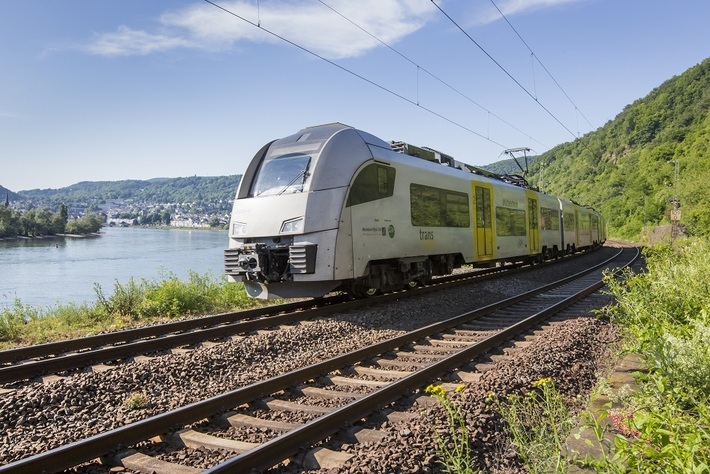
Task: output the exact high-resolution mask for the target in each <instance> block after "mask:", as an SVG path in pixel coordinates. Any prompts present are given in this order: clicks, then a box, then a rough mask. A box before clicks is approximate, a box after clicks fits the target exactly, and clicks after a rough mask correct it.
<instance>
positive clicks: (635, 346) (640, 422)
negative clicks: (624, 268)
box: [607, 239, 710, 473]
mask: <svg viewBox="0 0 710 474" xmlns="http://www.w3.org/2000/svg"><path fill="white" fill-rule="evenodd" d="M645 257H646V262H647V272H645V273H641V274H638V275H630V274H629V275H627V276H626V279H625V280H617V279H608V282H607V283H608V285H609V287H610V288H611V290H612V292H613V294H614V296H615V297H616V299H617V305H616V306H615V307H614V308H613V309H612V310H611V312H610V316H611V319H612V322H614V323H616V324H618V325H620V326H622V327H623V328H624V330H625V331H626V334H627V338H626V340H627V347H628V350H629V351H634V352H637V353H639V354H640V355H641V356H642V357H643V359H644V360H645V362H646V363H647V365H648V368H649V373H648V376H646V377H645V379H644V380H643V381H642V382H643V383H642V384H641V389H640V390H639V391H638V392H637V393H636V394H635V395H634V397H633V399H632V400H630V401H629V402H628V404H627V406H626V407H625V410H624V412H625V415H624V417H623V426H617V432H618V434H617V438H616V442H615V448H616V458H615V460H616V461H617V462H618V463H620V464H622V465H623V466H625V468H626V469H629V470H631V471H632V472H676V473H686V472H689V473H696V472H698V473H699V472H706V473H707V472H710V408H708V406H709V404H710V344H709V341H710V241H709V240H707V239H703V240H694V241H691V242H684V243H682V244H681V245H680V246H678V247H675V248H671V247H668V246H659V247H654V248H650V249H647V250H646V251H645ZM617 424H621V423H617Z"/></svg>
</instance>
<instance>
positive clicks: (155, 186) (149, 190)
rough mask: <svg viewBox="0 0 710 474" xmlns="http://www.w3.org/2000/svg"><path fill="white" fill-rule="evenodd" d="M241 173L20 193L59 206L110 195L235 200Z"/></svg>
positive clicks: (156, 199) (135, 198)
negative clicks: (63, 203)
mask: <svg viewBox="0 0 710 474" xmlns="http://www.w3.org/2000/svg"><path fill="white" fill-rule="evenodd" d="M240 178H241V177H240V176H239V175H230V176H190V177H187V178H159V179H151V180H148V181H140V180H123V181H83V182H80V183H77V184H74V185H72V186H68V187H66V188H61V189H33V190H28V191H21V192H20V195H21V196H22V197H23V198H25V199H31V200H32V201H33V202H42V203H43V205H46V206H49V207H55V206H57V205H59V204H60V203H62V202H96V201H99V202H101V201H106V200H107V199H122V200H129V199H130V200H133V201H135V202H150V203H193V204H194V205H195V206H198V207H200V206H203V205H204V204H206V203H219V202H222V203H223V204H224V206H225V207H224V209H226V210H229V209H231V203H232V200H233V199H234V195H235V193H236V190H237V186H238V184H239V180H240Z"/></svg>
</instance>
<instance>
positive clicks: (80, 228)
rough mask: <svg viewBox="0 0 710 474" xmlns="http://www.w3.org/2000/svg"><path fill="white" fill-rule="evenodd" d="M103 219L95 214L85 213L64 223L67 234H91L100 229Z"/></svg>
mask: <svg viewBox="0 0 710 474" xmlns="http://www.w3.org/2000/svg"><path fill="white" fill-rule="evenodd" d="M103 224H104V222H103V219H102V218H101V217H100V216H98V215H96V214H85V215H84V216H82V217H80V218H79V219H75V220H71V221H69V222H67V223H66V226H65V229H66V233H67V234H93V233H96V232H98V231H99V230H101V226H103Z"/></svg>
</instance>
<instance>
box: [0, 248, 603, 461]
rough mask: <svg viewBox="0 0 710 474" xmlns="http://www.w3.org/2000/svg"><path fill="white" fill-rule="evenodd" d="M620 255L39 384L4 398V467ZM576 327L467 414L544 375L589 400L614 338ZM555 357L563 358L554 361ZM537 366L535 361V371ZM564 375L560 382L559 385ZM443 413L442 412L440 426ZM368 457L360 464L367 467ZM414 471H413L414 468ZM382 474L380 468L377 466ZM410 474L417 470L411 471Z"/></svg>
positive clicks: (594, 327) (414, 430)
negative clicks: (135, 403)
mask: <svg viewBox="0 0 710 474" xmlns="http://www.w3.org/2000/svg"><path fill="white" fill-rule="evenodd" d="M611 252H612V249H607V248H605V249H602V250H601V251H598V252H595V253H593V254H590V255H586V256H582V257H579V258H577V259H574V260H569V261H564V262H561V263H559V264H556V265H553V266H545V267H540V268H537V269H533V270H532V271H530V272H524V273H521V274H518V275H515V276H512V277H505V278H503V279H495V280H490V281H482V282H477V283H473V284H471V285H468V286H463V287H458V288H455V289H448V290H442V291H440V292H436V293H430V294H428V295H424V296H419V297H416V298H412V299H406V300H402V301H399V302H397V303H389V304H383V305H378V306H373V307H370V308H366V309H361V310H356V311H351V312H349V313H346V314H342V315H336V316H331V317H329V318H327V319H323V320H317V321H313V322H309V323H307V324H301V325H297V326H292V327H285V328H281V329H278V330H274V331H268V332H261V333H258V334H253V335H248V336H244V337H242V338H235V340H233V341H229V342H225V343H220V344H217V345H210V346H206V347H201V348H197V349H195V350H191V351H189V352H185V353H177V354H166V355H163V356H159V357H155V358H152V359H149V360H142V361H136V362H131V363H126V364H121V365H117V366H116V367H115V368H113V369H111V370H108V371H105V372H100V373H92V372H83V373H79V374H76V375H72V376H70V377H67V378H64V379H60V380H58V381H55V382H52V383H46V384H42V383H33V384H29V385H27V386H25V387H23V388H21V389H18V390H16V391H14V392H11V393H7V394H4V395H0V429H1V430H2V435H0V463H2V464H6V463H9V462H12V461H16V460H19V459H22V458H24V457H27V456H30V455H32V454H36V453H39V452H43V451H46V450H48V449H52V448H55V447H58V446H61V445H64V444H67V443H70V442H72V441H76V440H78V439H82V438H84V437H86V436H89V435H92V434H97V433H100V432H102V431H106V430H109V429H113V428H117V427H120V426H123V425H125V424H127V423H131V422H134V421H138V420H140V419H143V418H145V417H148V416H151V415H155V414H158V413H161V412H164V411H166V410H170V409H174V408H177V407H180V406H184V405H186V404H188V403H192V402H195V401H198V400H201V399H204V398H207V397H210V396H215V395H218V394H221V393H224V392H226V391H229V390H233V389H235V388H238V387H241V386H245V385H248V384H250V383H253V382H256V381H259V380H263V379H264V378H267V377H270V376H273V375H276V374H279V373H283V372H287V371H290V370H293V369H296V368H299V367H303V366H306V365H310V364H312V363H314V362H317V361H320V360H323V359H325V358H328V357H332V356H334V355H337V354H342V353H345V352H347V351H351V350H353V349H356V348H359V347H363V346H366V345H370V344H373V343H375V342H379V341H382V340H384V339H387V338H390V337H392V336H395V335H398V334H401V333H403V332H405V331H409V330H412V329H415V328H417V327H421V326H423V325H426V324H430V323H432V322H434V321H438V320H441V319H445V318H448V317H452V316H454V315H457V314H459V313H462V312H464V311H470V310H473V309H475V308H478V307H481V306H484V305H486V304H490V303H492V302H495V301H498V300H500V299H501V298H504V297H508V296H511V295H513V294H517V293H519V292H521V291H525V290H527V289H531V288H533V287H536V286H538V285H539V284H541V283H544V282H549V281H553V280H555V279H558V278H561V277H562V276H566V275H569V274H573V273H576V272H577V271H579V270H580V269H582V268H585V267H586V266H587V265H588V264H589V262H591V261H598V260H602V259H603V258H606V257H608V256H609V255H610V254H611ZM442 302H443V304H442ZM575 321H576V320H571V321H570V322H569V323H568V324H569V326H570V328H569V329H568V330H567V331H568V333H560V334H561V336H560V338H559V340H557V338H555V341H557V342H555V341H551V342H550V343H549V344H550V345H549V346H548V347H546V348H543V349H540V352H539V354H537V355H534V354H533V355H526V356H521V357H520V362H519V363H518V364H519V365H518V366H513V367H511V368H510V369H508V370H510V373H509V374H507V375H506V374H500V375H499V376H497V377H495V376H493V375H490V376H489V375H488V373H486V374H485V375H484V378H483V379H482V381H481V384H479V385H477V386H476V387H475V388H474V387H469V388H467V389H466V390H464V392H462V394H458V395H461V396H463V397H468V398H467V399H462V400H463V402H464V403H467V405H466V407H467V411H468V412H469V413H471V414H472V413H477V411H476V410H480V407H479V406H478V405H476V403H478V401H477V400H478V395H479V391H481V390H482V391H483V392H482V393H488V391H496V392H498V391H502V393H505V391H506V390H515V389H516V388H520V387H519V385H520V384H523V385H524V384H525V383H529V381H530V380H535V377H537V376H545V377H553V378H554V379H555V381H556V383H557V384H558V388H560V389H561V390H566V388H567V386H569V387H568V388H569V390H570V392H569V393H574V394H577V393H581V394H582V393H584V390H585V389H586V390H588V387H589V386H591V384H592V383H593V380H594V377H593V371H592V368H593V367H594V366H595V363H592V362H589V363H585V361H591V360H592V359H593V357H592V355H593V354H596V353H598V352H599V351H601V350H602V348H603V347H604V346H605V343H606V339H605V338H604V336H603V335H604V334H606V331H607V330H604V325H603V323H601V322H599V321H596V320H594V319H589V318H583V319H580V320H579V321H580V322H575ZM581 321H585V322H581ZM577 325H579V327H578V328H577V330H578V331H581V332H579V333H577V332H575V331H576V330H575V329H574V328H575V327H577ZM565 326H567V325H566V324H565V325H561V326H558V327H555V329H554V330H555V331H557V332H560V331H563V329H562V328H564V327H565ZM585 328H586V329H585ZM563 334H566V335H563ZM538 344H539V341H537V342H536V344H533V345H532V346H531V347H530V348H528V349H526V350H525V351H523V352H521V354H522V353H525V352H529V351H532V350H533V348H534V347H535V346H537V345H538ZM597 344H598V345H597ZM563 354H566V355H564V356H563ZM553 356H554V357H559V359H555V360H548V359H545V357H553ZM527 359H530V360H531V361H535V362H525V360H527ZM543 369H544V370H543ZM501 370H503V369H501ZM525 371H530V374H529V375H525V377H523V376H522V375H521V374H527V372H525ZM555 371H557V372H558V373H555ZM590 371H591V372H592V373H590ZM556 375H558V376H559V377H560V379H559V380H558V379H557V377H556ZM488 377H494V378H495V380H488ZM521 377H522V378H521ZM516 381H517V382H516ZM516 384H518V385H516ZM484 387H485V388H484ZM563 387H564V388H563ZM134 393H142V394H144V395H145V398H146V401H147V404H146V406H145V407H144V408H141V409H134V410H129V409H127V408H124V406H123V405H124V401H125V400H126V399H127V398H128V397H129V396H131V394H134ZM565 393H567V392H566V391H565ZM484 398H485V396H484ZM466 400H468V401H466ZM469 407H470V408H469ZM434 413H435V411H434V410H432V411H431V414H432V417H434ZM474 419H476V420H477V419H478V418H476V417H474ZM432 420H435V418H432ZM432 420H427V424H426V430H425V429H424V428H425V427H423V426H417V425H412V427H408V428H406V430H408V431H405V433H407V432H408V433H409V434H408V435H407V436H406V438H407V442H406V446H405V448H404V450H405V451H407V452H409V453H415V452H416V450H414V449H413V448H412V443H411V442H410V441H412V440H413V439H417V440H418V441H417V443H416V444H417V446H418V445H421V446H422V449H423V450H424V452H425V453H426V455H424V454H422V455H421V456H420V455H416V456H415V459H416V462H414V461H412V462H414V464H413V467H412V469H415V470H414V471H412V472H417V471H416V468H415V467H414V466H415V465H416V466H420V467H419V468H418V469H429V468H430V467H428V466H429V465H430V464H432V466H431V468H432V469H433V468H434V465H435V464H436V462H435V459H432V458H431V456H432V455H433V454H432V452H431V449H432V448H433V443H432V439H431V424H432V423H435V421H432ZM486 420H487V421H485V423H484V422H482V421H480V420H479V421H477V422H476V423H479V425H476V424H475V423H474V424H472V426H478V428H476V429H478V430H480V431H481V432H484V431H485V432H486V434H485V435H484V437H483V438H481V440H482V441H481V442H484V441H485V436H489V437H490V436H494V434H495V433H497V429H496V430H492V431H490V428H493V427H495V424H494V425H490V424H489V423H494V421H495V420H488V419H487V418H486ZM472 422H473V421H472ZM400 431H401V430H400ZM489 431H490V432H489ZM398 433H399V432H398ZM415 437H416V438H415ZM410 438H411V439H410ZM476 439H478V437H477V438H476ZM399 442H401V439H400V441H399ZM393 443H394V444H396V442H393ZM386 446H387V447H386V449H384V448H383V453H381V454H382V458H380V461H378V462H382V459H388V460H391V462H393V463H394V460H400V461H402V462H404V459H403V458H402V456H403V455H402V454H397V453H398V452H401V451H402V449H400V450H399V451H397V450H396V448H395V447H393V446H392V445H391V444H387V445H386ZM358 449H360V448H358V447H357V446H354V447H353V450H355V451H357V450H358ZM363 449H365V450H366V451H367V453H361V455H362V456H364V455H365V454H368V453H369V454H374V452H377V451H379V450H378V449H377V448H375V449H373V448H372V447H369V448H363ZM377 454H378V455H379V454H380V453H379V452H378V453H377ZM361 455H360V454H359V455H358V459H360V458H361V457H360V456H361ZM422 456H424V457H422ZM481 458H482V459H483V460H484V461H485V460H486V459H489V458H491V459H492V456H489V455H487V454H485V451H482V454H481ZM361 459H367V458H366V457H362V458H361ZM425 461H426V462H425ZM363 462H364V461H363ZM486 462H487V461H486ZM373 463H375V461H373ZM407 464H411V462H409V461H407ZM365 465H369V464H365ZM392 465H393V466H394V465H395V464H392ZM372 466H373V469H374V466H375V464H373V465H372ZM353 472H354V471H353ZM358 472H361V471H358ZM370 472H389V471H388V470H386V469H385V470H384V471H382V470H372V471H370ZM402 472H408V471H407V470H406V469H405V470H403V471H402ZM420 472H424V471H420Z"/></svg>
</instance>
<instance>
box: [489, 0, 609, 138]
mask: <svg viewBox="0 0 710 474" xmlns="http://www.w3.org/2000/svg"><path fill="white" fill-rule="evenodd" d="M491 3H492V4H493V6H494V7H495V8H496V10H498V13H500V16H502V17H503V19H504V20H505V22H506V23H508V26H510V28H511V29H512V30H513V31H514V32H515V34H516V35H517V36H518V38H520V41H522V42H523V44H524V45H525V47H526V48H528V51H530V54H531V55H532V56H533V58H535V60H537V62H538V63H539V64H540V66H542V68H543V69H544V70H545V72H546V73H547V75H548V76H550V79H552V81H553V82H554V83H555V84H556V85H557V87H558V88H559V89H560V90H561V91H562V93H563V94H564V95H565V97H567V100H569V102H570V104H572V105H573V106H574V110H575V111H577V112H579V115H581V116H582V118H584V120H586V122H587V123H588V124H589V126H590V127H591V128H595V127H594V125H592V123H591V122H590V121H589V120H588V119H587V117H585V115H584V114H583V113H582V111H581V110H580V109H579V107H577V104H575V103H574V101H573V100H572V98H571V97H570V96H569V95H568V94H567V92H566V91H565V90H564V89H563V88H562V86H561V85H560V83H559V82H557V79H555V77H554V76H553V75H552V73H551V72H550V71H548V69H547V67H545V65H544V64H543V63H542V61H541V60H540V58H539V57H538V55H537V54H535V52H534V51H533V50H532V48H531V47H530V46H529V45H528V43H527V42H526V41H525V40H524V39H523V37H522V36H521V35H520V33H518V30H516V29H515V27H514V26H513V24H512V23H511V22H510V21H509V20H508V17H506V16H505V15H504V14H503V12H502V11H501V10H500V8H498V5H496V3H495V2H494V1H493V0H491Z"/></svg>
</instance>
